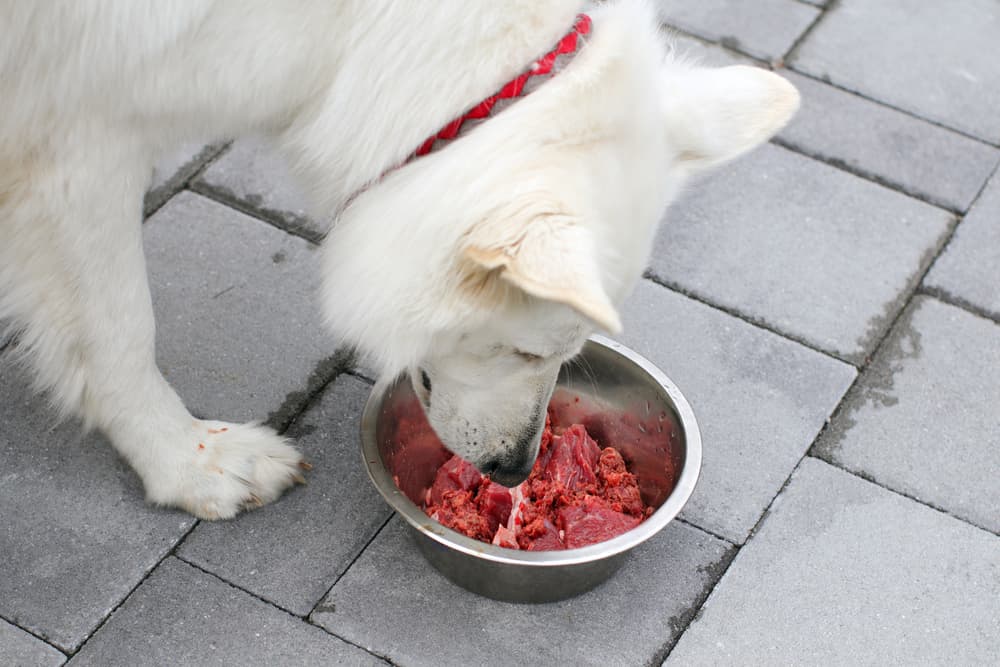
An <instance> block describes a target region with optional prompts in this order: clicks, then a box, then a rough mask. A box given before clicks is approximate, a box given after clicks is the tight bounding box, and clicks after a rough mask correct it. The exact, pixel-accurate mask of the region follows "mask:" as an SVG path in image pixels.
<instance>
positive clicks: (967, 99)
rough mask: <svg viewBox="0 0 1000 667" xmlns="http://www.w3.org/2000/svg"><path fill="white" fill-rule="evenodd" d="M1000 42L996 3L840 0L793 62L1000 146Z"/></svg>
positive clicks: (993, 0) (985, 0)
mask: <svg viewBox="0 0 1000 667" xmlns="http://www.w3.org/2000/svg"><path fill="white" fill-rule="evenodd" d="M754 4H756V3H754ZM998 43H1000V4H997V2H996V0H952V1H951V2H920V3H914V2H911V1H910V0H882V1H881V2H871V1H870V0H840V2H837V3H836V4H834V5H833V6H832V7H831V9H830V10H829V11H828V12H827V13H826V15H825V16H824V17H823V19H822V20H821V21H820V23H819V25H817V27H816V28H815V29H814V30H813V31H812V32H811V33H810V34H809V36H808V37H807V38H806V39H805V40H804V41H803V43H802V45H801V47H800V48H799V49H798V51H797V53H796V54H795V56H794V57H793V58H792V63H793V65H794V68H795V69H798V70H800V71H803V72H808V73H810V74H813V75H814V76H818V77H821V78H823V79H826V80H829V81H831V82H833V83H835V84H836V85H838V86H842V87H844V88H847V89H849V90H854V91H857V92H860V93H862V94H863V95H865V96H866V97H872V98H874V99H878V100H882V101H884V102H887V103H889V104H891V105H893V106H895V107H898V108H900V109H905V110H907V111H910V112H912V113H915V114H917V115H918V116H921V117H923V118H927V119H929V120H934V121H937V122H940V123H943V124H944V125H947V126H948V127H952V128H955V129H957V130H961V131H963V132H967V133H970V134H972V135H974V136H977V137H979V138H980V139H983V140H986V141H989V142H991V143H994V144H995V143H1000V114H998V113H997V109H998V108H1000V58H997V44H998Z"/></svg>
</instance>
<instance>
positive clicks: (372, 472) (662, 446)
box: [361, 336, 701, 602]
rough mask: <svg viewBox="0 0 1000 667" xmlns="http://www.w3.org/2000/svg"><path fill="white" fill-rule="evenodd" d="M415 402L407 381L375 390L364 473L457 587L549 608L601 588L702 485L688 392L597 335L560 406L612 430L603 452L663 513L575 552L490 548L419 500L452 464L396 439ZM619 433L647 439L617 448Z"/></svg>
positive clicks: (368, 411) (568, 374) (570, 372)
mask: <svg viewBox="0 0 1000 667" xmlns="http://www.w3.org/2000/svg"><path fill="white" fill-rule="evenodd" d="M416 400H417V399H416V397H415V396H414V394H413V391H412V389H411V385H410V382H409V380H408V379H407V378H405V377H404V378H401V379H400V380H397V381H396V382H395V384H392V385H389V386H388V387H381V388H380V387H376V389H375V390H373V391H372V394H371V396H370V397H369V398H368V403H367V404H366V405H365V410H364V414H363V416H362V418H361V446H362V454H363V456H364V461H365V466H366V468H367V470H368V474H369V476H370V477H371V479H372V481H373V482H374V483H375V486H376V487H377V488H378V490H379V492H380V493H381V494H382V496H383V497H384V498H385V499H386V501H387V502H388V503H389V505H391V506H392V508H393V509H395V510H396V512H398V513H399V515H400V516H402V517H403V519H404V520H405V521H406V522H407V524H408V525H409V526H410V528H412V529H413V533H414V535H415V539H416V543H417V546H418V547H419V548H420V550H421V551H422V552H423V554H424V556H425V557H426V558H427V560H428V561H430V563H431V564H432V565H433V566H434V567H436V568H437V569H438V570H440V571H441V573H442V574H444V575H445V576H446V577H448V578H449V579H450V580H452V581H453V582H455V583H456V584H458V585H460V586H462V587H464V588H467V589H469V590H470V591H473V592H475V593H479V594H480V595H485V596H487V597H491V598H495V599H498V600H508V601H513V602H551V601H554V600H561V599H564V598H568V597H571V596H573V595H577V594H579V593H582V592H584V591H587V590H589V589H591V588H593V587H594V586H596V585H597V584H599V583H601V582H602V581H604V580H605V579H607V578H608V577H609V576H611V574H613V573H614V572H615V570H617V569H618V568H619V567H620V566H621V564H622V562H623V561H624V559H625V557H626V556H627V554H628V552H629V551H631V550H632V549H633V548H635V547H636V546H638V545H640V544H642V543H643V542H645V541H646V540H648V539H649V538H650V537H652V536H653V535H655V534H656V533H658V532H659V531H660V530H661V529H662V528H663V527H664V526H666V525H667V524H668V523H669V522H670V521H671V520H672V519H673V518H674V517H675V516H677V514H678V513H679V512H680V511H681V508H682V507H683V506H684V503H686V502H687V500H688V498H689V497H690V496H691V492H692V491H693V490H694V486H695V482H696V481H697V480H698V472H699V469H700V467H701V435H700V433H699V432H698V425H697V422H696V421H695V418H694V413H693V412H692V411H691V407H690V406H689V405H688V403H687V401H686V400H685V399H684V397H683V396H682V395H681V392H680V391H679V390H678V389H677V387H675V386H674V384H673V383H672V382H671V381H670V380H669V379H667V377H666V376H665V375H664V374H663V373H662V372H660V370H659V369H657V368H656V367H655V366H653V364H651V363H650V362H649V361H647V360H646V359H644V358H642V357H641V356H639V355H638V354H636V353H635V352H633V351H632V350H630V349H628V348H626V347H625V346H623V345H620V344H618V343H616V342H614V341H611V340H608V339H606V338H603V337H600V336H594V337H592V338H591V339H590V340H589V341H588V342H587V344H586V345H585V346H584V348H583V352H582V353H581V355H580V356H579V357H577V358H576V359H574V360H573V361H572V362H570V363H568V364H565V365H564V366H563V368H562V369H561V371H560V374H559V381H558V383H557V385H556V392H555V394H554V396H553V402H552V405H554V406H557V407H556V411H557V412H560V410H561V412H562V414H563V415H564V417H565V420H566V421H570V422H576V421H583V420H585V419H588V418H593V419H598V420H599V422H601V423H604V424H606V425H608V428H607V429H606V431H607V434H606V437H604V438H602V437H601V436H600V435H599V434H593V433H592V434H593V435H594V436H595V438H596V439H597V441H598V443H599V444H600V445H601V446H602V447H606V446H612V447H615V448H616V449H618V450H619V451H620V452H621V454H622V456H623V458H624V459H625V461H626V463H627V464H628V466H629V469H630V470H631V472H632V473H633V474H635V475H636V478H637V481H638V483H639V488H640V490H641V492H642V495H643V500H644V501H645V502H646V503H647V504H649V505H651V506H653V507H655V508H656V510H655V511H654V512H653V514H652V515H651V516H649V517H648V518H647V519H646V520H645V521H643V522H642V523H640V524H639V525H638V526H636V527H635V528H633V529H632V530H630V531H628V532H627V533H624V534H622V535H619V536H618V537H615V538H613V539H611V540H607V541H606V542H601V543H598V544H592V545H588V546H585V547H581V548H577V549H567V550H565V551H519V550H516V549H505V548H502V547H498V546H494V545H492V544H486V543H483V542H479V541H478V540H473V539H471V538H469V537H466V536H465V535H462V534H461V533H457V532H455V531H453V530H451V529H449V528H446V527H444V526H443V525H441V524H439V523H437V522H436V521H434V520H433V519H431V518H430V517H428V516H427V515H426V514H424V512H423V511H422V510H421V508H420V507H419V506H418V505H417V504H416V503H415V502H414V499H416V500H417V501H418V502H419V500H420V498H421V497H422V494H423V492H424V491H425V490H426V489H427V488H428V487H430V485H431V483H432V482H433V480H434V475H435V473H436V471H437V468H438V467H439V466H440V465H441V463H443V462H444V461H445V460H446V459H447V458H448V457H450V454H449V453H448V452H447V450H445V449H444V448H443V447H439V448H437V450H435V451H416V452H414V451H407V450H406V448H403V447H401V445H400V443H399V442H394V441H393V434H394V432H395V428H396V423H397V420H398V416H399V415H400V414H401V413H403V412H404V411H405V410H412V409H413V407H412V406H413V405H415V402H416ZM407 406H409V407H407ZM558 406H562V408H561V409H560V408H559V407H558ZM411 414H412V412H411ZM619 418H620V419H622V420H628V423H629V424H630V426H629V428H627V429H624V430H622V429H618V430H617V431H616V427H615V424H616V423H617V422H616V420H618V419H619ZM557 421H559V422H562V421H564V419H563V418H559V419H558V420H557ZM621 423H625V422H624V421H622V422H621ZM559 425H562V426H568V425H569V423H561V424H559ZM637 425H638V429H639V430H638V431H637V430H635V429H636V426H637ZM590 428H591V427H590V426H588V430H589V429H590ZM616 432H617V433H619V434H622V433H630V434H632V435H636V434H638V433H640V432H641V436H639V437H624V438H620V440H621V441H619V442H615V441H614V434H615V433H616ZM609 440H610V441H609ZM394 476H396V478H397V479H399V480H400V484H401V485H402V486H403V487H404V488H405V489H407V491H406V492H404V491H402V490H401V489H400V488H399V487H398V486H397V485H396V482H395V480H394V479H393V477H394Z"/></svg>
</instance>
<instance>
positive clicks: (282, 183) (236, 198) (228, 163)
mask: <svg viewBox="0 0 1000 667" xmlns="http://www.w3.org/2000/svg"><path fill="white" fill-rule="evenodd" d="M195 188H196V189H199V190H202V191H208V192H211V193H212V194H213V196H221V197H222V198H224V199H225V200H226V201H227V202H229V203H232V204H233V205H234V206H237V207H239V208H241V209H243V210H246V211H249V212H252V213H254V214H255V215H260V216H262V217H265V218H267V219H268V220H272V221H274V222H276V223H278V224H279V225H281V226H283V227H285V228H286V229H292V230H295V231H297V232H300V233H303V234H304V235H305V236H306V237H307V238H311V239H314V240H315V239H319V238H321V237H322V236H323V235H324V234H326V225H325V224H324V221H322V220H317V219H315V218H313V217H312V216H310V214H309V212H308V210H307V208H308V204H307V202H306V198H305V195H304V194H303V192H302V190H301V189H300V188H299V186H298V185H297V184H296V182H295V181H294V180H293V177H292V174H291V171H290V169H289V167H288V164H287V163H286V162H285V161H284V159H282V157H281V156H280V155H279V154H278V153H277V152H276V151H275V150H274V149H273V148H272V147H271V145H270V144H269V143H267V142H266V141H265V140H263V139H255V138H244V139H240V140H239V141H237V142H235V143H234V144H233V145H232V146H231V147H230V148H229V150H228V151H226V152H225V154H223V155H222V156H221V157H220V158H219V159H218V160H216V161H215V162H213V163H212V165H211V166H209V168H208V169H206V170H205V171H204V173H203V174H202V175H201V176H200V177H199V178H198V179H197V181H196V182H195Z"/></svg>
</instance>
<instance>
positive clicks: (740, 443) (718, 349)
mask: <svg viewBox="0 0 1000 667" xmlns="http://www.w3.org/2000/svg"><path fill="white" fill-rule="evenodd" d="M622 319H623V322H624V325H625V331H624V333H623V335H622V336H621V340H622V342H623V343H625V344H626V345H628V346H629V347H632V348H633V349H635V350H636V351H637V352H639V353H640V354H642V355H643V356H645V357H647V358H648V359H649V360H650V361H652V362H653V363H655V364H656V365H657V366H658V367H659V368H660V369H661V370H663V372H664V373H666V374H667V376H668V377H670V378H671V379H672V380H673V381H674V382H675V383H677V386H678V387H680V390H681V391H682V392H683V393H684V395H685V396H686V397H687V399H688V401H690V402H691V405H692V408H693V409H694V412H695V417H696V418H697V419H698V424H699V426H700V429H701V434H702V440H703V460H702V467H701V477H700V478H699V480H698V486H697V487H695V491H694V494H693V495H692V496H691V499H690V500H689V501H688V504H687V505H686V506H685V508H684V511H683V513H682V514H681V516H682V517H683V518H684V519H686V520H688V521H691V522H693V523H695V524H697V525H699V526H701V527H703V528H705V529H706V530H710V531H712V532H713V533H715V534H717V535H721V536H722V537H725V538H726V539H729V540H731V541H733V542H735V543H737V544H739V543H742V542H743V541H744V540H745V539H746V538H747V535H748V534H749V533H750V530H751V529H752V528H753V526H754V525H755V524H756V523H757V520H758V519H759V518H760V516H761V514H763V512H764V509H765V508H766V507H767V505H768V504H769V503H770V502H771V499H772V498H774V496H775V494H777V493H778V490H779V489H780V488H781V485H782V484H784V482H785V480H786V479H787V478H788V475H789V474H791V472H792V469H794V468H795V465H796V464H797V463H798V462H799V460H800V459H801V458H802V456H803V454H805V453H806V451H807V450H808V449H809V446H810V445H811V444H812V442H813V440H814V439H815V438H816V434H817V433H819V431H820V429H821V428H822V427H823V424H824V423H825V421H826V419H827V418H828V417H829V416H830V414H831V413H832V412H833V411H834V408H835V407H836V405H837V403H838V402H839V401H840V399H841V397H842V396H843V395H844V393H845V392H846V391H847V389H848V387H849V386H850V384H851V382H853V380H854V377H855V375H856V371H855V370H854V368H852V367H851V366H849V365H848V364H845V363H843V362H840V361H836V360H834V359H831V358H829V357H827V356H825V355H822V354H820V353H818V352H814V351H812V350H809V349H808V348H805V347H802V346H801V345H798V344H797V343H793V342H791V341H789V340H786V339H784V338H781V337H780V336H776V335H775V334H772V333H770V332H767V331H764V330H763V329H760V328H758V327H755V326H752V325H750V324H747V323H746V322H743V321H741V320H738V319H736V318H734V317H731V316H729V315H726V314H725V313H722V312H720V311H718V310H715V309H713V308H709V307H708V306H705V305H703V304H700V303H698V302H696V301H692V300H691V299H688V298H686V297H683V296H680V295H679V294H676V293H674V292H671V291H670V290H667V289H664V288H662V287H659V286H658V285H654V284H653V283H650V282H648V281H643V282H642V283H641V284H640V285H639V287H638V289H637V290H636V292H635V294H633V295H632V298H631V299H630V300H629V301H628V302H627V304H626V305H625V308H624V309H623V312H622Z"/></svg>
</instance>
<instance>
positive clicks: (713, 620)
mask: <svg viewBox="0 0 1000 667" xmlns="http://www.w3.org/2000/svg"><path fill="white" fill-rule="evenodd" d="M659 7H660V9H661V17H662V19H663V21H664V22H665V23H666V24H667V25H670V26H673V29H672V30H671V32H672V33H673V35H674V38H675V41H676V42H677V44H678V48H679V49H680V50H682V51H686V52H689V53H690V52H693V53H696V54H698V55H699V56H700V57H701V58H702V59H703V60H704V61H705V62H708V63H711V64H731V63H740V62H743V63H748V64H756V65H759V66H764V67H775V68H779V69H783V72H784V74H786V75H787V76H788V77H789V78H791V79H792V80H793V81H794V82H795V83H796V85H798V86H799V89H800V90H801V91H802V93H803V107H802V111H801V113H800V114H799V116H798V117H797V118H796V119H795V121H794V122H793V123H792V124H791V125H790V126H789V127H788V128H787V129H786V130H785V131H783V132H782V133H781V134H780V135H779V136H778V137H777V138H775V139H774V141H772V142H771V144H770V145H767V146H765V147H763V148H761V149H760V150H757V151H755V152H754V153H752V154H750V155H749V156H747V157H745V158H743V159H742V160H740V161H738V162H736V163H734V164H733V165H731V166H729V167H727V168H725V169H723V170H722V171H720V172H719V173H717V174H715V175H713V176H711V177H710V178H707V179H705V180H703V181H701V182H699V183H696V184H694V185H693V186H692V187H691V188H689V191H688V193H687V194H686V195H685V196H684V198H683V199H682V200H681V201H680V202H679V203H678V204H677V205H676V206H675V207H674V208H673V209H672V210H671V212H670V213H669V214H668V216H667V219H666V221H665V224H664V225H663V228H662V230H661V232H660V234H659V237H658V239H657V243H656V248H655V252H654V256H653V259H652V262H651V265H650V267H649V271H648V273H647V278H646V280H644V281H643V282H642V284H641V285H640V286H639V288H638V289H637V291H636V293H635V294H634V295H633V297H632V299H631V301H630V302H629V303H628V304H627V306H626V307H625V309H624V313H623V316H624V320H625V323H626V331H625V333H624V335H623V336H622V340H623V341H624V342H625V343H626V344H628V345H630V346H632V347H634V348H635V349H637V350H638V351H640V352H641V353H642V354H644V355H646V356H647V357H649V358H650V359H651V360H653V361H654V362H655V363H657V364H658V365H659V366H660V367H661V368H663V369H664V370H665V372H666V373H667V374H668V375H670V376H671V378H672V379H674V380H675V382H676V383H677V384H678V385H679V386H680V387H681V389H682V390H683V391H684V392H685V394H686V395H687V396H688V397H689V399H690V401H691V403H692V405H693V407H694V410H695V412H696V414H697V415H698V418H699V421H700V423H701V425H702V430H703V437H704V442H705V452H704V466H703V470H702V476H701V480H700V482H699V485H698V488H697V490H696V491H695V494H694V496H693V497H692V499H691V501H690V503H689V504H688V506H687V507H686V508H685V510H684V512H683V513H682V515H681V519H680V520H678V521H676V522H674V523H673V524H672V525H670V526H668V527H667V528H666V529H665V530H664V531H663V532H662V533H661V534H659V535H658V536H657V537H656V538H655V539H653V540H651V541H650V543H648V544H646V545H644V546H643V547H642V548H640V549H638V550H637V552H636V553H635V554H634V556H633V557H632V558H631V559H630V560H629V561H628V562H627V564H626V565H625V567H624V568H623V569H622V570H621V571H620V572H619V573H618V574H617V575H616V576H615V577H614V578H612V579H611V580H610V581H609V582H607V583H606V584H604V585H602V586H601V587H599V588H597V589H595V590H594V591H592V592H590V593H587V594H585V595H582V596H580V597H579V598H576V599H572V600H567V601H564V602H560V603H555V604H548V605H514V604H506V603H499V602H494V601H491V600H486V599H482V598H479V597H476V596H474V595H472V594H470V593H467V592H465V591H464V590H461V589H459V588H456V587H455V586H453V585H452V584H450V583H449V582H447V581H446V580H445V579H443V578H442V577H441V576H440V575H438V574H437V573H436V572H435V571H434V570H433V569H432V568H431V567H430V566H429V565H428V564H427V563H426V562H425V561H424V560H423V558H422V557H421V556H420V555H419V553H418V552H417V550H416V548H415V546H414V544H413V543H412V542H411V540H410V539H409V537H408V536H407V535H406V533H405V532H404V530H403V529H402V528H403V526H402V523H401V521H400V520H399V519H398V518H396V517H394V516H393V515H392V513H391V512H390V511H389V510H388V508H387V507H386V506H385V504H384V503H382V502H381V500H380V499H379V497H378V495H377V493H376V492H375V491H374V488H373V487H372V485H371V484H370V483H369V481H368V479H367V477H366V475H365V473H364V472H363V470H362V468H361V465H360V460H359V456H358V453H357V449H358V443H357V435H356V434H357V429H358V420H359V416H360V412H361V407H362V405H363V403H364V400H365V398H366V396H367V393H368V391H369V389H370V380H369V379H368V378H367V375H368V374H367V373H366V372H365V371H364V369H362V368H356V367H355V366H354V365H353V362H352V359H351V356H350V355H349V354H348V353H347V352H346V351H344V350H341V349H339V347H340V346H339V345H338V343H337V341H335V340H330V338H329V336H328V335H326V334H324V332H323V331H322V329H321V328H320V326H319V324H318V322H317V317H316V314H315V310H314V308H313V306H312V303H313V301H312V299H313V291H314V289H315V287H316V282H317V273H316V271H315V263H316V242H317V241H318V240H319V238H320V235H321V230H322V221H316V220H312V219H310V218H309V217H308V216H307V215H306V214H305V213H304V209H303V205H302V197H301V196H300V195H299V193H298V192H297V191H296V189H295V187H294V185H293V184H292V183H291V182H290V180H289V178H288V175H287V173H286V171H285V168H284V166H283V165H282V164H281V162H280V160H279V159H278V158H277V157H275V155H274V154H273V153H271V152H270V151H269V150H268V148H267V146H266V145H264V144H263V143H261V142H258V141H254V140H249V139H241V140H240V141H237V142H236V143H234V144H233V145H231V146H228V147H223V146H214V147H205V148H202V147H184V148H182V149H180V150H179V151H178V152H177V153H176V154H174V155H171V156H168V157H166V158H165V159H164V160H163V161H162V162H161V163H160V166H159V167H158V169H157V173H156V174H155V177H154V186H153V188H152V189H151V190H150V193H149V195H148V197H147V207H146V208H147V213H148V214H149V217H148V219H147V221H146V223H145V225H146V251H147V254H148V258H149V270H150V274H151V282H152V286H153V292H154V302H155V304H154V305H155V308H156V312H157V317H158V327H159V329H158V353H159V359H160V363H161V366H162V368H163V369H164V372H165V373H166V375H167V377H168V378H169V379H170V380H171V381H172V382H173V384H174V386H175V387H177V388H178V390H179V392H180V393H181V395H182V396H183V397H184V399H185V400H186V401H187V403H188V404H189V405H190V406H191V408H192V410H193V411H195V412H196V413H197V414H200V415H211V416H212V417H218V418H226V419H232V420H244V419H262V420H267V421H269V422H270V423H271V424H273V425H275V426H276V427H278V428H280V429H283V430H285V431H286V432H287V433H288V434H289V435H292V436H294V437H295V438H296V439H297V442H298V443H299V445H300V447H301V448H302V450H303V451H304V452H305V454H306V456H307V457H308V459H309V460H311V461H312V462H313V463H314V464H315V469H314V470H313V472H312V473H311V475H310V482H309V484H308V486H305V487H299V488H296V489H294V490H292V491H291V492H289V493H288V494H286V495H285V496H284V497H283V498H282V499H281V500H280V501H279V502H277V503H276V504H274V505H271V506H268V507H266V508H264V509H262V510H259V511H256V512H252V513H249V514H246V515H243V516H241V517H239V518H238V519H236V520H234V521H229V522H222V523H206V522H198V521H196V520H194V519H192V518H190V517H188V516H186V515H184V514H182V513H180V512H174V511H165V510H160V509H155V508H151V507H148V506H146V505H145V504H144V503H143V501H142V493H141V489H140V485H139V483H138V480H137V479H136V477H135V476H134V475H133V474H132V473H131V472H130V471H129V469H128V468H127V467H126V466H125V465H124V464H123V463H122V462H121V461H120V460H119V459H118V458H117V457H116V456H115V455H114V453H113V452H112V451H111V449H110V447H109V446H108V444H107V443H106V441H105V440H104V439H103V438H102V437H100V436H99V435H81V434H80V432H79V428H78V425H77V424H72V423H71V424H62V425H57V424H56V423H55V422H54V418H53V415H52V413H51V412H50V411H49V410H48V408H47V407H46V404H45V401H44V399H43V398H39V397H37V396H33V395H32V394H31V393H30V392H29V391H28V383H27V380H26V378H25V377H24V376H23V375H21V374H20V373H19V372H18V371H17V370H16V369H15V368H14V367H13V366H11V364H10V351H9V350H8V351H7V352H6V354H5V353H4V352H2V351H0V665H60V664H63V663H66V662H67V661H68V662H69V664H71V665H76V664H93V665H145V664H192V665H201V664H239V665H244V664H262V665H264V664H266V665H297V664H350V665H354V664H365V665H367V664H387V663H388V664H398V665H480V664H482V665H493V664H496V665H504V664H526V663H537V664H546V665H549V664H551V665H650V664H653V665H659V664H661V663H663V662H665V663H666V664H669V665H702V664H823V665H831V664H845V665H847V664H849V665H854V664H907V665H910V664H949V665H952V664H955V665H977V664H987V663H995V662H996V656H997V651H998V648H1000V602H998V601H1000V382H998V381H997V378H998V377H1000V296H998V295H1000V291H998V289H997V285H998V284H1000V173H997V164H998V162H1000V113H998V109H1000V4H998V3H997V2H996V0H951V1H950V2H947V3H943V2H929V1H923V2H920V1H916V0H880V1H879V2H871V0H831V1H826V0H661V1H660V2H659ZM209 314H210V315H211V316H209ZM5 344H7V342H6V341H0V350H2V349H3V346H4V345H5ZM543 625H544V627H545V628H546V629H545V630H539V629H538V628H539V627H540V626H543Z"/></svg>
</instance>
